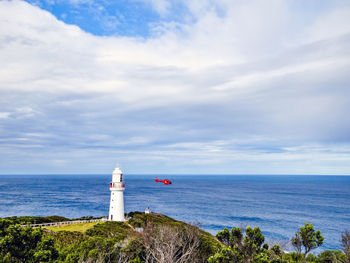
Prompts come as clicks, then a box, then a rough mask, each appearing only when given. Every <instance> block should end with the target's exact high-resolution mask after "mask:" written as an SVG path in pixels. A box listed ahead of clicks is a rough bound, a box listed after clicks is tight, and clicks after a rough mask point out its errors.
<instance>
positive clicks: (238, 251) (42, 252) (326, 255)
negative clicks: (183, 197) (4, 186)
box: [0, 212, 350, 263]
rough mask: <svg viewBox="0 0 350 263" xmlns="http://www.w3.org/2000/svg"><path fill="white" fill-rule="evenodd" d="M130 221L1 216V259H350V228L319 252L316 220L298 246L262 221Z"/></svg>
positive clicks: (243, 262) (212, 262) (269, 262)
mask: <svg viewBox="0 0 350 263" xmlns="http://www.w3.org/2000/svg"><path fill="white" fill-rule="evenodd" d="M129 217H130V219H129V221H128V222H105V223H99V224H96V225H95V226H94V227H93V228H90V229H88V230H87V231H86V232H85V233H82V232H77V231H60V232H55V231H50V230H46V229H41V228H31V227H21V226H20V225H19V223H23V221H28V218H30V222H35V223H36V222H38V221H45V220H50V219H51V218H50V217H46V218H44V219H43V218H33V217H25V218H17V217H13V218H7V219H0V263H5V262H6V263H9V262H15V263H17V262H29V263H31V262H57V263H63V262H69V263H73V262H87V263H88V262H120V263H122V262H131V263H141V262H150V263H151V262H158V263H163V262H164V263H171V262H176V263H185V262H198V263H201V262H209V263H226V262H227V263H229V262H236V263H249V262H254V263H255V262H256V263H288V262H289V263H297V262H310V263H311V262H313V263H350V231H344V233H343V234H342V237H341V238H342V243H341V244H342V248H343V251H340V250H334V251H330V250H326V251H323V252H322V253H321V254H319V255H317V256H315V255H313V254H312V253H310V251H312V250H313V249H315V248H317V247H318V246H320V245H322V243H323V237H322V236H321V233H320V232H319V231H315V230H314V228H313V226H312V225H311V224H307V223H306V224H305V225H304V226H303V227H301V228H300V229H299V230H298V231H297V232H296V233H295V235H294V237H293V238H292V239H291V243H292V244H293V246H294V248H295V250H296V252H292V253H286V252H284V251H283V250H282V249H281V248H280V246H279V245H277V244H275V245H271V246H269V245H268V244H266V243H265V238H264V236H263V234H262V233H261V231H260V229H259V228H258V227H256V228H251V227H247V228H245V229H240V228H232V229H231V230H228V229H227V228H225V229H224V230H222V231H220V232H219V233H218V234H217V235H216V237H213V236H212V235H211V234H209V233H206V232H204V231H202V230H200V229H199V228H198V227H196V226H192V225H189V224H186V223H183V222H181V221H177V220H174V219H172V218H170V217H167V216H164V215H160V214H154V213H151V214H144V213H140V212H133V213H130V214H129Z"/></svg>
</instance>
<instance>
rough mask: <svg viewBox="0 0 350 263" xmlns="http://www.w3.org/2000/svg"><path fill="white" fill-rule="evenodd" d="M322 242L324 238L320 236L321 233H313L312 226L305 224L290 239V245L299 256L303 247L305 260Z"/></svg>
mask: <svg viewBox="0 0 350 263" xmlns="http://www.w3.org/2000/svg"><path fill="white" fill-rule="evenodd" d="M323 240H324V238H323V236H321V231H319V230H317V231H315V230H314V227H313V225H312V224H309V223H305V224H304V226H303V227H300V228H299V230H298V232H296V233H295V236H294V237H293V238H292V245H293V246H294V248H295V249H296V252H297V253H298V254H301V248H302V247H303V248H304V258H305V257H306V255H307V254H308V253H309V252H310V251H311V250H313V249H315V248H317V247H319V246H321V245H322V244H323Z"/></svg>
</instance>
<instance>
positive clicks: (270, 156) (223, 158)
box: [0, 0, 350, 175]
mask: <svg viewBox="0 0 350 263" xmlns="http://www.w3.org/2000/svg"><path fill="white" fill-rule="evenodd" d="M349 85H350V1H337V0H334V1H326V0H324V1H323V0H317V1H316V0H309V1H304V0H290V1H288V0H285V1H282V0H271V1H263V0H252V1H250V0H248V1H246V0H244V1H243V0H216V1H214V0H191V1H187V0H176V1H175V0H118V1H111V0H99V1H97V0H28V1H20V0H13V1H8V0H0V174H62V173H65V174H75V173H79V174H102V173H103V174H108V173H111V172H112V170H113V168H114V167H115V166H116V165H117V164H118V165H120V166H121V168H122V169H123V171H124V172H125V173H129V174H132V173H134V174H301V175H308V174H330V175H349V174H350V117H349V114H350V86H349Z"/></svg>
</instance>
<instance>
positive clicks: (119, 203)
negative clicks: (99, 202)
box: [108, 168, 125, 221]
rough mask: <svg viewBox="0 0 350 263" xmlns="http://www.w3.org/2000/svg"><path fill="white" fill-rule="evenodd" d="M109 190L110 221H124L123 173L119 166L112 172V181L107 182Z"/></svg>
mask: <svg viewBox="0 0 350 263" xmlns="http://www.w3.org/2000/svg"><path fill="white" fill-rule="evenodd" d="M109 189H110V190H111V202H110V205H109V216H108V220H110V221H124V220H125V218H124V195H123V192H124V190H125V184H124V183H123V173H122V171H121V170H120V169H119V168H115V169H114V171H113V174H112V182H111V183H110V184H109Z"/></svg>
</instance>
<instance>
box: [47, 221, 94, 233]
mask: <svg viewBox="0 0 350 263" xmlns="http://www.w3.org/2000/svg"><path fill="white" fill-rule="evenodd" d="M96 224H97V222H91V223H81V224H74V225H62V226H45V227H43V228H45V229H48V230H52V231H56V232H59V231H78V232H82V233H85V232H86V230H88V229H90V228H92V227H93V226H94V225H96Z"/></svg>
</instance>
